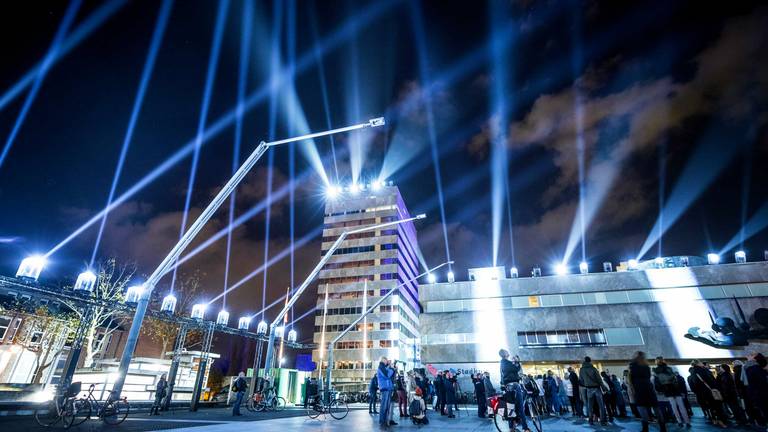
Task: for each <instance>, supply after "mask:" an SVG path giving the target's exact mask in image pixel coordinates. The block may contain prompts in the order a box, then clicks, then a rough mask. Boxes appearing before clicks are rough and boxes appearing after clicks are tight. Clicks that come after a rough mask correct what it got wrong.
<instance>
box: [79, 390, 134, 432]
mask: <svg viewBox="0 0 768 432" xmlns="http://www.w3.org/2000/svg"><path fill="white" fill-rule="evenodd" d="M95 389H96V384H91V386H90V387H89V388H88V394H87V395H86V396H85V397H83V398H79V399H76V400H75V401H74V409H75V412H74V414H75V420H74V422H73V424H72V425H73V426H77V425H79V424H82V423H83V422H85V421H86V420H88V419H90V418H91V415H92V414H93V411H94V408H95V411H96V415H97V417H98V418H99V419H101V421H103V422H104V423H106V424H108V425H111V426H114V425H119V424H120V423H122V422H124V421H125V419H126V418H127V417H128V413H129V412H130V411H131V405H130V404H129V403H128V399H127V398H125V397H123V398H120V399H117V400H113V399H114V398H113V395H114V394H115V392H114V391H110V392H109V398H108V399H107V401H106V402H104V404H103V405H102V404H101V403H100V402H99V401H98V400H97V399H96V398H95V397H94V396H93V391H94V390H95Z"/></svg>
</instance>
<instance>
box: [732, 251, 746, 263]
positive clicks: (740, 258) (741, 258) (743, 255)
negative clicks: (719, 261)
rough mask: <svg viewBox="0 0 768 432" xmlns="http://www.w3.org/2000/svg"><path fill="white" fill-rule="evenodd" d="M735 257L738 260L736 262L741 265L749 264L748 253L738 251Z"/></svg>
mask: <svg viewBox="0 0 768 432" xmlns="http://www.w3.org/2000/svg"><path fill="white" fill-rule="evenodd" d="M734 257H735V258H736V262H737V263H739V264H744V263H745V262H747V253H746V252H744V251H743V250H740V251H736V253H735V254H734Z"/></svg>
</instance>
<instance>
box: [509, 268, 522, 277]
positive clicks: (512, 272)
mask: <svg viewBox="0 0 768 432" xmlns="http://www.w3.org/2000/svg"><path fill="white" fill-rule="evenodd" d="M518 276H520V273H518V271H517V267H512V268H511V269H509V277H511V278H512V279H517V278H518Z"/></svg>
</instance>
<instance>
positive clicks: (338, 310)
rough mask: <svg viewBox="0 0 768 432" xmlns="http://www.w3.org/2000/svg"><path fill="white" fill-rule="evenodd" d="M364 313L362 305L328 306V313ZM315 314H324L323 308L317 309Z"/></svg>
mask: <svg viewBox="0 0 768 432" xmlns="http://www.w3.org/2000/svg"><path fill="white" fill-rule="evenodd" d="M362 313H363V308H362V307H345V308H328V310H327V311H326V312H325V314H326V315H352V314H354V315H360V314H362ZM315 316H323V309H317V310H316V311H315Z"/></svg>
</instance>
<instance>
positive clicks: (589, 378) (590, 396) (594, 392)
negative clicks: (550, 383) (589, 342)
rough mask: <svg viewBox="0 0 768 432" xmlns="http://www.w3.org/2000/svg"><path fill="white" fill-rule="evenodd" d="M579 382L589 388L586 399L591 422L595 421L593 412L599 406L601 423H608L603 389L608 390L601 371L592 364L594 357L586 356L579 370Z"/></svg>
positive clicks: (588, 416)
mask: <svg viewBox="0 0 768 432" xmlns="http://www.w3.org/2000/svg"><path fill="white" fill-rule="evenodd" d="M579 384H581V385H582V386H583V387H584V388H585V389H586V390H587V397H586V400H585V401H584V403H585V404H587V418H588V419H589V424H590V425H592V424H594V423H595V421H594V418H593V414H594V409H595V408H594V407H595V404H597V407H598V409H599V412H600V424H602V425H603V426H605V425H607V424H608V422H607V421H606V419H605V401H603V391H604V390H606V391H607V390H608V387H607V386H606V385H605V382H604V381H603V379H602V378H601V377H600V373H599V372H598V371H597V368H595V366H594V365H593V364H592V359H591V358H590V357H589V356H587V357H584V363H582V364H581V371H579Z"/></svg>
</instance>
